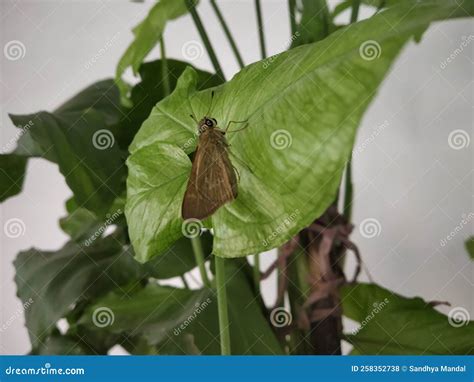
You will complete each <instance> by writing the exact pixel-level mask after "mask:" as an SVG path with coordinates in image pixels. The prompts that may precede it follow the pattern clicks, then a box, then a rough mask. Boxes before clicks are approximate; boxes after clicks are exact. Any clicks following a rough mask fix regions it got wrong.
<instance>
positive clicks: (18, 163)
mask: <svg viewBox="0 0 474 382" xmlns="http://www.w3.org/2000/svg"><path fill="white" fill-rule="evenodd" d="M26 162H27V158H25V157H22V156H20V155H15V154H0V202H3V201H4V200H5V199H7V198H9V197H11V196H14V195H16V194H18V193H19V192H20V191H21V189H22V187H23V179H24V177H25V169H26Z"/></svg>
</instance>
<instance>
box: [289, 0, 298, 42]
mask: <svg viewBox="0 0 474 382" xmlns="http://www.w3.org/2000/svg"><path fill="white" fill-rule="evenodd" d="M288 8H289V9H290V27H291V35H292V36H294V35H295V33H296V0H288Z"/></svg>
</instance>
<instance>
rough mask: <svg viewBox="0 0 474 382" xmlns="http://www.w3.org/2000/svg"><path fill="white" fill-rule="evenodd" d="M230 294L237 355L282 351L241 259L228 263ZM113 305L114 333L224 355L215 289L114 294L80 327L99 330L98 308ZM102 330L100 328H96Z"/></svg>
mask: <svg viewBox="0 0 474 382" xmlns="http://www.w3.org/2000/svg"><path fill="white" fill-rule="evenodd" d="M228 264H229V266H228V267H227V269H226V273H227V280H228V284H227V294H228V299H229V301H231V302H232V303H231V304H230V306H229V322H230V333H231V341H232V350H233V354H249V355H251V354H272V355H273V354H281V353H282V352H281V348H280V346H279V344H278V341H277V340H276V338H275V336H274V334H273V332H272V330H271V328H270V327H269V324H268V322H267V320H266V318H265V317H264V315H263V313H262V309H261V307H260V305H259V304H258V302H257V301H258V300H257V299H256V298H255V294H254V293H253V291H252V290H251V288H250V286H249V285H250V284H249V282H250V281H249V280H251V279H249V278H248V277H247V276H246V274H245V272H244V270H243V268H242V267H243V265H242V264H243V263H242V262H241V261H237V262H228ZM100 308H107V309H109V311H110V312H112V314H111V315H110V316H113V322H112V323H111V324H110V325H109V326H107V327H106V328H104V330H107V331H109V332H112V333H116V334H117V333H124V334H126V335H133V336H143V338H145V339H146V340H147V342H148V343H149V344H151V345H155V346H157V348H158V349H159V352H160V353H161V354H196V353H201V354H219V353H220V347H219V324H218V318H217V299H216V297H215V296H214V292H213V291H212V290H209V289H201V290H194V291H191V290H186V289H177V288H170V287H162V286H159V285H156V284H149V285H147V286H146V287H145V288H143V289H142V290H139V291H137V292H135V293H134V294H130V293H127V294H124V293H123V292H121V291H116V292H113V293H110V294H109V295H107V296H106V297H104V298H102V299H100V300H98V301H97V302H96V303H95V304H94V305H93V306H90V307H89V308H88V309H87V310H86V312H85V313H84V316H83V317H82V318H81V319H80V320H79V322H78V324H79V325H85V326H87V327H90V328H94V327H95V324H94V322H93V317H94V312H98V309H100ZM96 329H97V328H96Z"/></svg>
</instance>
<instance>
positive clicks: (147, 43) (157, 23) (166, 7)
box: [115, 0, 197, 106]
mask: <svg viewBox="0 0 474 382" xmlns="http://www.w3.org/2000/svg"><path fill="white" fill-rule="evenodd" d="M195 3H196V4H197V1H196V2H195ZM187 11H188V10H187V8H186V3H185V0H160V1H159V2H158V3H157V4H156V5H155V6H154V7H153V8H151V10H150V12H149V13H148V16H147V17H146V18H145V19H144V20H143V21H142V22H141V23H140V24H139V25H137V26H136V27H135V28H134V30H133V32H134V35H135V38H134V40H133V41H132V43H131V44H130V45H129V47H128V48H127V50H126V51H125V53H124V54H123V56H122V57H121V58H120V61H119V63H118V65H117V70H116V78H115V80H116V83H117V86H118V88H119V89H120V94H121V98H122V102H123V103H124V104H125V105H128V106H131V102H130V100H129V99H128V92H129V90H130V86H129V85H128V84H127V83H126V82H124V81H123V79H122V76H123V73H124V72H125V70H126V69H127V68H128V67H130V66H131V67H132V70H133V73H134V74H137V72H138V68H139V67H140V65H141V64H142V62H143V61H144V60H145V58H146V56H147V55H148V53H150V51H151V50H152V49H153V47H154V46H155V45H156V44H157V43H158V42H159V40H160V38H161V36H162V34H163V31H164V29H165V26H166V24H167V22H168V21H171V20H174V19H176V18H178V17H180V16H182V15H184V14H185V13H187Z"/></svg>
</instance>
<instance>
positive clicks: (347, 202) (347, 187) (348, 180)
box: [342, 159, 353, 222]
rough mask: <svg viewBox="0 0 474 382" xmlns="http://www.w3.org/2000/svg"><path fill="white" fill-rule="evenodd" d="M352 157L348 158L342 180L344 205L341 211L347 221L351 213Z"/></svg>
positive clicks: (349, 219)
mask: <svg viewBox="0 0 474 382" xmlns="http://www.w3.org/2000/svg"><path fill="white" fill-rule="evenodd" d="M352 194H353V191H352V159H349V161H348V162H347V165H346V177H345V181H344V206H343V209H342V213H343V215H344V216H345V218H346V219H347V221H348V222H350V221H351V215H352Z"/></svg>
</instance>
